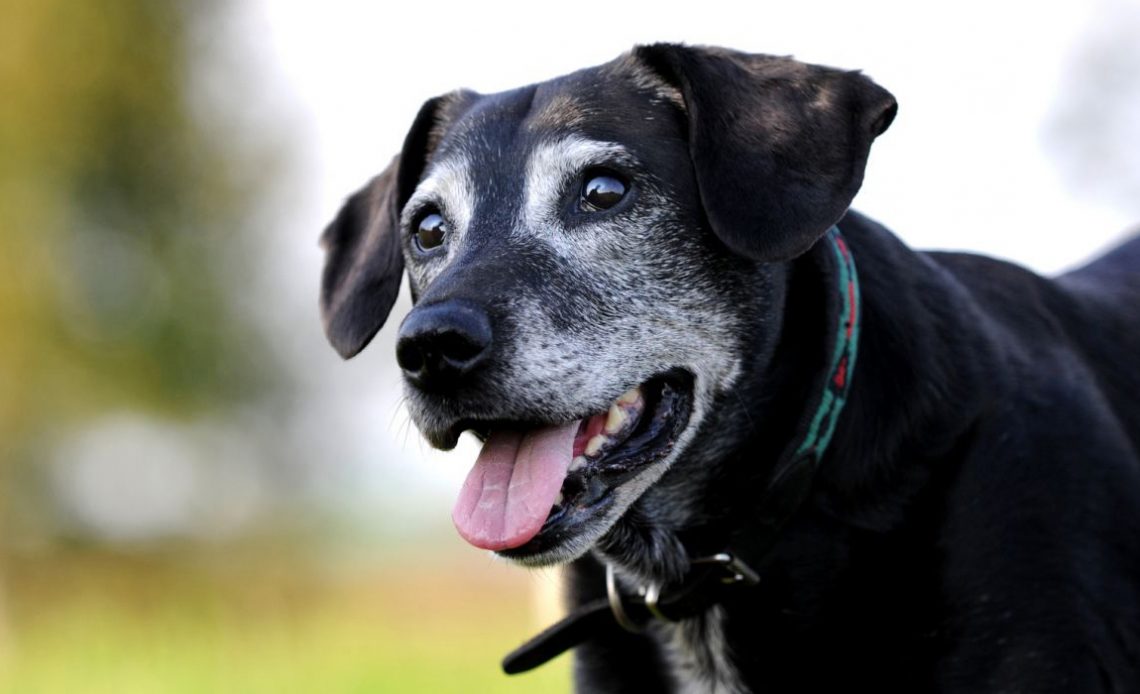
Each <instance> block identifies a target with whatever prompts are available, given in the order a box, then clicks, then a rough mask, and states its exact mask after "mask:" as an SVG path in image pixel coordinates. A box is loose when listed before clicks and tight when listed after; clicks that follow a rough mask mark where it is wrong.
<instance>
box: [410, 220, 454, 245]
mask: <svg viewBox="0 0 1140 694" xmlns="http://www.w3.org/2000/svg"><path fill="white" fill-rule="evenodd" d="M446 235H447V224H445V223H444V221H443V217H442V216H441V215H440V214H439V213H438V212H432V213H430V214H427V215H424V216H423V217H421V218H420V221H419V222H418V223H417V224H416V245H417V246H419V247H420V249H422V250H425V251H427V250H430V249H432V248H435V247H436V246H439V245H440V244H442V243H443V237H444V236H446Z"/></svg>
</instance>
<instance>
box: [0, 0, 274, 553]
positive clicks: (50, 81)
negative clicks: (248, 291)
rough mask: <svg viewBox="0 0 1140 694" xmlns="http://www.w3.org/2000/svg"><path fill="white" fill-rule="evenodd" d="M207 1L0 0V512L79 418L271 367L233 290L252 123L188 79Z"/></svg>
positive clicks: (209, 387)
mask: <svg viewBox="0 0 1140 694" xmlns="http://www.w3.org/2000/svg"><path fill="white" fill-rule="evenodd" d="M223 9H224V7H223V6H222V5H220V4H218V3H210V2H204V3H180V2H175V1H174V0H117V1H116V2H113V3H74V2H67V1H66V0H39V1H38V2H20V1H19V0H0V16H3V17H4V20H3V22H0V94H3V97H2V105H0V153H2V155H0V336H2V337H0V463H2V464H0V476H3V477H0V494H3V496H4V498H2V499H0V500H2V501H3V502H4V506H3V509H0V512H3V511H5V510H10V509H11V508H12V507H13V504H14V503H15V502H20V501H24V503H23V504H22V506H23V508H24V509H25V510H26V509H27V507H28V506H29V504H28V503H26V500H25V497H26V496H27V494H28V493H29V485H28V484H26V483H18V481H21V480H22V481H23V482H26V480H27V479H28V478H29V470H31V469H32V468H33V467H34V465H35V463H36V462H37V460H38V459H39V458H40V457H42V455H43V454H44V453H45V452H46V451H47V449H48V446H50V444H51V442H52V441H53V439H55V437H56V436H57V435H58V434H59V432H61V431H64V430H65V429H66V428H67V427H69V426H73V425H75V424H76V423H78V422H81V421H82V420H83V419H85V418H87V417H89V416H92V415H94V414H96V413H99V412H101V411H105V410H108V409H118V408H127V409H136V410H144V411H151V412H159V413H162V414H164V415H167V416H174V417H177V416H189V415H193V414H198V413H201V412H203V411H206V410H208V409H210V408H214V407H217V406H219V405H225V404H234V403H238V402H243V401H248V400H252V399H254V398H255V397H257V396H258V395H260V394H263V393H264V391H265V388H266V387H267V386H268V384H270V383H271V382H273V380H274V379H271V378H269V376H270V374H271V373H272V368H273V367H272V365H270V364H266V363H265V361H264V360H262V359H260V358H257V359H255V358H250V357H249V356H247V355H261V354H264V353H265V352H264V351H263V350H261V349H259V340H260V334H259V331H258V329H257V327H256V326H255V325H253V324H251V321H250V317H249V316H246V315H242V313H241V309H240V308H238V307H239V306H241V302H240V301H236V300H234V298H233V297H234V295H235V292H240V291H242V289H241V288H242V282H244V281H247V280H248V275H246V276H241V275H240V273H241V272H245V273H253V272H254V271H255V270H256V269H255V268H235V267H234V265H235V262H234V258H242V257H244V256H243V255H242V253H240V252H237V249H240V248H242V244H243V243H250V241H249V238H250V233H249V230H250V226H251V224H252V221H251V220H252V219H253V215H254V214H255V212H256V211H257V210H258V207H257V197H258V195H259V193H260V192H261V191H260V190H259V189H258V187H257V186H256V185H255V184H254V183H253V182H254V181H256V180H259V177H258V176H257V174H260V173H261V170H263V169H265V168H268V166H267V160H266V154H267V152H268V151H269V150H268V148H267V146H266V145H265V143H266V138H264V137H262V135H264V131H262V132H260V133H251V132H249V129H248V128H244V127H241V126H239V125H237V123H239V122H240V119H234V120H233V122H231V123H227V121H226V119H225V118H224V117H221V118H219V117H218V114H217V113H215V112H210V115H211V116H212V119H211V118H208V117H206V116H205V115H204V114H205V113H206V112H207V111H210V109H211V108H215V107H216V104H207V105H205V106H204V105H203V98H202V95H201V94H199V93H196V92H195V89H194V88H193V87H194V86H195V82H194V80H195V76H196V72H195V70H196V65H197V64H198V63H199V62H200V60H199V59H200V58H201V57H202V56H201V55H200V54H199V52H200V51H202V46H203V45H204V44H205V45H208V44H209V36H210V32H211V30H212V28H214V27H216V23H217V22H218V21H220V20H219V18H220V17H223V16H224V15H223V13H222V10H223ZM242 98H244V95H241V94H233V95H232V102H233V103H235V104H237V103H240V101H241V99H242ZM235 270H237V271H238V272H235ZM18 515H19V518H20V519H21V521H22V522H23V523H24V524H26V523H27V522H28V519H27V517H26V515H27V514H24V513H21V514H18ZM12 520H13V513H11V512H4V513H3V517H2V518H0V521H3V522H4V525H3V527H5V528H6V531H5V533H4V534H3V536H0V537H2V538H3V539H0V547H2V545H3V543H4V542H5V540H10V539H11V536H12V534H13V533H12V531H11V530H12V525H11V521H12ZM15 532H16V533H18V532H19V530H18V529H17V530H16V531H15Z"/></svg>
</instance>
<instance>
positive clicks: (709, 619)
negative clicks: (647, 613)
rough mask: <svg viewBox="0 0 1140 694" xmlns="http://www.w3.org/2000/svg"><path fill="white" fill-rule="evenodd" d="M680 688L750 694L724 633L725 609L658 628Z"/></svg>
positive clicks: (685, 693)
mask: <svg viewBox="0 0 1140 694" xmlns="http://www.w3.org/2000/svg"><path fill="white" fill-rule="evenodd" d="M657 636H658V639H659V642H660V643H661V645H662V646H663V648H664V652H665V658H666V661H667V662H668V663H669V666H670V670H671V671H672V674H673V678H674V680H675V681H676V683H677V691H678V692H681V693H682V694H746V693H747V692H748V688H747V687H746V686H745V685H744V683H743V682H742V681H741V679H740V673H739V672H738V671H737V669H736V667H735V666H734V665H733V664H732V653H731V652H730V650H729V646H728V641H727V639H726V638H725V633H724V611H723V609H722V608H721V607H720V606H719V605H717V606H714V607H713V608H711V609H710V610H709V611H708V612H706V613H705V614H704V615H702V616H700V617H696V618H693V619H687V620H685V621H683V622H680V623H678V624H669V625H663V626H660V627H658V629H657Z"/></svg>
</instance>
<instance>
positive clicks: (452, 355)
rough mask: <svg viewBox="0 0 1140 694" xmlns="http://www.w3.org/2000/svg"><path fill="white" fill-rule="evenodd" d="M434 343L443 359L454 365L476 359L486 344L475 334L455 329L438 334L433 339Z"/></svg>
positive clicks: (485, 347)
mask: <svg viewBox="0 0 1140 694" xmlns="http://www.w3.org/2000/svg"><path fill="white" fill-rule="evenodd" d="M435 345H436V348H437V349H438V350H439V353H440V354H441V355H442V356H443V357H444V358H445V359H447V360H448V361H450V362H452V363H454V364H456V365H463V364H467V363H469V362H471V361H473V360H475V359H477V358H478V357H479V356H480V355H481V354H483V352H484V350H486V349H487V345H486V344H484V343H483V342H482V341H480V340H479V339H478V338H477V337H476V336H472V335H467V334H464V333H461V332H457V331H451V332H446V333H442V334H440V335H439V336H438V337H437V338H436V339H435Z"/></svg>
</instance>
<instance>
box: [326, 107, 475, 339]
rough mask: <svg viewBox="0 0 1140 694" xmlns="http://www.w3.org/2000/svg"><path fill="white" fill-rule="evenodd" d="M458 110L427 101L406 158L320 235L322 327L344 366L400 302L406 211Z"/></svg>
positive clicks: (357, 197) (371, 184)
mask: <svg viewBox="0 0 1140 694" xmlns="http://www.w3.org/2000/svg"><path fill="white" fill-rule="evenodd" d="M454 102H455V98H454V95H447V96H442V97H436V98H434V99H430V100H428V101H427V102H426V103H425V104H424V105H423V106H422V107H421V108H420V112H419V115H417V116H416V120H415V122H414V123H413V124H412V129H411V130H410V131H409V132H408V136H407V138H405V140H404V148H403V151H402V152H401V153H400V154H399V155H398V156H396V157H395V158H394V159H392V162H391V163H390V164H388V168H386V169H384V171H383V172H381V173H380V174H379V175H378V176H376V177H375V178H373V179H372V181H370V182H369V183H368V185H366V186H364V187H363V188H361V189H360V190H358V191H357V192H356V193H354V194H353V195H352V196H351V197H350V198H349V199H348V200H347V201H346V202H345V203H344V206H343V207H342V208H341V209H340V212H339V213H338V214H337V216H336V219H334V220H333V222H332V223H331V224H329V225H328V227H326V228H325V231H324V233H323V234H322V235H321V247H322V248H324V249H325V269H324V273H323V274H322V276H321V301H320V303H321V320H322V322H323V323H324V327H325V335H327V336H328V339H329V342H330V343H332V346H333V347H334V348H335V349H336V351H337V352H338V353H340V356H342V357H344V358H345V359H348V358H350V357H353V356H355V355H356V354H357V353H358V352H360V350H362V349H364V347H365V346H366V345H367V344H368V343H369V342H370V341H371V340H372V338H373V337H374V336H375V335H376V333H377V332H378V331H379V330H380V328H381V327H382V326H383V325H384V322H385V321H386V320H387V319H388V314H389V313H390V312H391V310H392V304H393V303H395V301H396V295H397V294H398V293H399V291H400V280H401V279H402V277H403V271H404V257H403V252H402V248H401V246H402V244H401V239H400V210H401V209H403V207H404V204H405V203H407V201H408V198H409V197H411V195H412V192H413V191H414V190H415V188H416V185H417V184H418V183H419V180H420V176H421V175H422V174H423V171H424V167H425V166H426V165H427V162H428V159H429V157H430V156H431V152H432V150H434V149H435V145H436V144H438V139H439V134H440V129H441V126H442V123H441V121H440V119H441V117H442V111H444V110H446V108H445V106H447V105H450V104H452V103H454Z"/></svg>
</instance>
